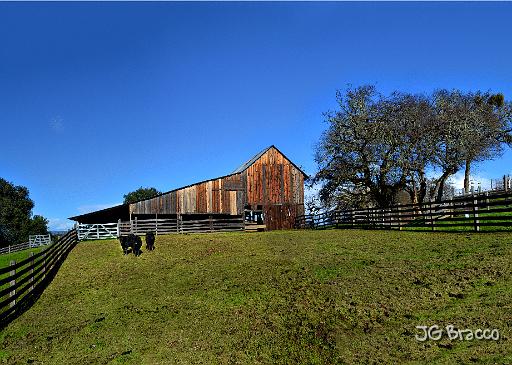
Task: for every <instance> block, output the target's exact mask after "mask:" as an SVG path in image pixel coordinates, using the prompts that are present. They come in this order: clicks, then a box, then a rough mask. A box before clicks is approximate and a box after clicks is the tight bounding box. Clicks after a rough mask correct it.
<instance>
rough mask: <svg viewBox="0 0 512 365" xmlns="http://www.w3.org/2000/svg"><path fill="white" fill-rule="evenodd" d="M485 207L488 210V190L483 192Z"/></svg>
mask: <svg viewBox="0 0 512 365" xmlns="http://www.w3.org/2000/svg"><path fill="white" fill-rule="evenodd" d="M485 207H486V208H487V210H489V192H488V191H486V192H485Z"/></svg>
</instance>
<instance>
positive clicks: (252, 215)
mask: <svg viewBox="0 0 512 365" xmlns="http://www.w3.org/2000/svg"><path fill="white" fill-rule="evenodd" d="M259 207H261V205H258V208H259ZM244 213H245V214H244V219H245V222H250V223H256V224H263V221H264V217H263V210H262V209H259V210H252V209H251V206H250V205H246V206H245V211H244Z"/></svg>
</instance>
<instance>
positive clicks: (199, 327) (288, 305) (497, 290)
mask: <svg viewBox="0 0 512 365" xmlns="http://www.w3.org/2000/svg"><path fill="white" fill-rule="evenodd" d="M511 258H512V234H510V233H496V234H455V233H426V232H396V231H358V230H347V231H341V230H328V231H288V232H284V231H281V232H268V233H255V234H243V233H240V234H238V233H233V234H229V233H226V234H207V235H180V236H176V235H168V236H159V237H158V238H157V243H156V250H155V251H153V252H144V253H143V254H142V256H141V257H138V258H136V257H134V256H133V255H129V256H123V255H122V251H121V248H120V246H119V244H118V243H117V241H89V242H82V243H80V244H79V245H78V246H77V247H76V248H75V249H74V250H73V251H72V252H71V254H70V255H69V256H68V258H67V260H66V262H65V263H64V265H63V266H62V267H61V269H60V271H59V273H58V275H57V277H56V278H55V279H54V281H53V282H52V284H51V285H50V286H49V288H48V289H47V290H46V291H45V293H44V294H43V295H42V296H41V298H40V299H39V300H38V302H37V303H36V304H35V305H34V306H33V307H32V308H31V309H30V310H28V311H27V312H26V313H24V314H23V315H22V316H21V317H19V318H18V319H16V320H15V321H14V322H13V323H11V324H10V325H9V326H8V327H7V328H6V329H5V330H3V331H2V333H1V335H0V343H1V345H0V349H1V350H0V359H1V360H0V361H2V362H3V363H13V364H14V363H34V364H37V363H44V364H64V363H66V364H96V363H97V364H105V363H110V364H334V363H372V362H377V363H378V362H381V363H406V362H411V363H436V362H437V363H488V364H491V363H500V364H503V363H512V355H511V354H512V342H511V337H512V334H511V330H512V260H511ZM433 324H438V325H440V326H446V325H448V324H453V325H456V326H458V327H459V328H470V329H477V328H497V329H499V331H500V334H501V339H500V340H499V341H497V342H495V341H484V340H480V341H450V340H448V339H446V338H443V339H442V340H440V341H427V342H418V341H417V340H415V334H419V333H420V332H419V331H418V330H416V328H415V326H419V325H433Z"/></svg>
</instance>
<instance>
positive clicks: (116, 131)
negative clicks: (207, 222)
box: [0, 2, 512, 229]
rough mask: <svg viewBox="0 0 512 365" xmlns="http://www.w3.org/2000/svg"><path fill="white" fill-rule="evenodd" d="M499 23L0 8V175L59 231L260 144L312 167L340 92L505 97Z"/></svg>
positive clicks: (232, 163)
mask: <svg viewBox="0 0 512 365" xmlns="http://www.w3.org/2000/svg"><path fill="white" fill-rule="evenodd" d="M510 19H512V4H511V3H460V2H459V3H268V2H263V3H205V2H200V3H119V2H115V3H0V125H1V143H0V177H3V178H5V179H7V180H9V181H12V182H14V183H15V184H17V185H24V186H27V187H28V188H29V190H30V194H31V197H32V199H33V200H34V201H35V209H34V213H36V214H42V215H44V216H45V217H47V218H49V219H50V220H51V228H52V229H59V228H63V227H64V226H65V225H66V224H69V222H67V221H66V220H65V218H66V217H69V216H72V215H76V214H80V213H84V212H86V211H91V210H95V209H98V208H102V207H106V206H110V205H113V204H116V203H120V202H121V201H122V197H123V194H125V193H126V192H128V191H131V190H134V189H136V188H138V187H139V186H154V187H156V188H157V189H159V190H162V191H167V190H170V189H173V188H177V187H180V186H183V185H187V184H190V183H193V182H196V181H199V180H203V179H208V178H212V177H216V176H221V175H224V174H226V173H229V172H231V171H232V170H234V169H235V168H236V167H237V166H238V165H240V164H241V163H242V162H244V161H245V160H247V159H248V158H250V157H251V156H252V155H253V154H255V153H257V152H259V151H260V150H261V149H263V148H264V147H266V146H268V145H271V144H275V145H276V146H277V147H278V148H280V149H281V150H282V151H283V152H284V153H285V154H287V155H288V156H289V157H290V158H291V159H292V160H293V161H294V162H296V163H297V164H298V165H301V166H302V167H303V168H304V169H305V171H306V172H308V173H314V171H315V164H314V160H313V147H314V145H315V143H316V142H317V141H318V138H319V136H320V134H321V132H322V131H323V130H324V129H325V127H326V125H325V123H324V122H323V117H322V113H323V112H325V111H327V110H329V109H332V108H334V107H335V91H336V89H344V88H345V87H346V86H347V84H352V85H361V84H365V83H375V84H377V87H378V89H379V90H380V91H382V92H384V93H388V92H390V91H392V90H395V89H398V90H402V91H410V92H430V91H432V90H433V89H435V88H441V87H442V88H460V89H463V90H477V89H480V90H491V91H500V92H503V93H504V94H505V96H506V97H507V99H509V100H510V99H511V98H512V68H511V67H512V66H511V65H512V42H511V41H510V40H511V39H512V37H511V36H512V31H511V29H510ZM511 162H512V153H511V152H510V151H507V152H506V153H505V155H504V156H503V158H502V159H501V160H499V161H494V162H487V163H484V164H480V165H479V166H478V167H477V170H476V175H477V176H478V178H480V179H482V180H485V179H488V178H491V177H497V176H500V175H503V174H504V173H510V172H511V170H512V168H511V167H510V166H511Z"/></svg>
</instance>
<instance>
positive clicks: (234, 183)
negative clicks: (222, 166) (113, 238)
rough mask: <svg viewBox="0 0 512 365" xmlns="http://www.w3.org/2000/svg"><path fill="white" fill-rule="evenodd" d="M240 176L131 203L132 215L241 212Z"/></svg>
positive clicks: (232, 176) (241, 187)
mask: <svg viewBox="0 0 512 365" xmlns="http://www.w3.org/2000/svg"><path fill="white" fill-rule="evenodd" d="M244 202H245V189H244V186H243V183H242V174H241V173H240V174H234V175H230V176H226V177H223V178H220V179H215V180H209V181H205V182H201V183H198V184H195V185H191V186H188V187H185V188H182V189H178V190H175V191H171V192H169V193H166V194H163V195H160V196H157V197H155V198H152V199H147V200H144V201H140V202H137V203H133V204H130V213H132V214H177V213H179V214H193V213H223V214H232V215H240V214H242V213H243V211H244Z"/></svg>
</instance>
